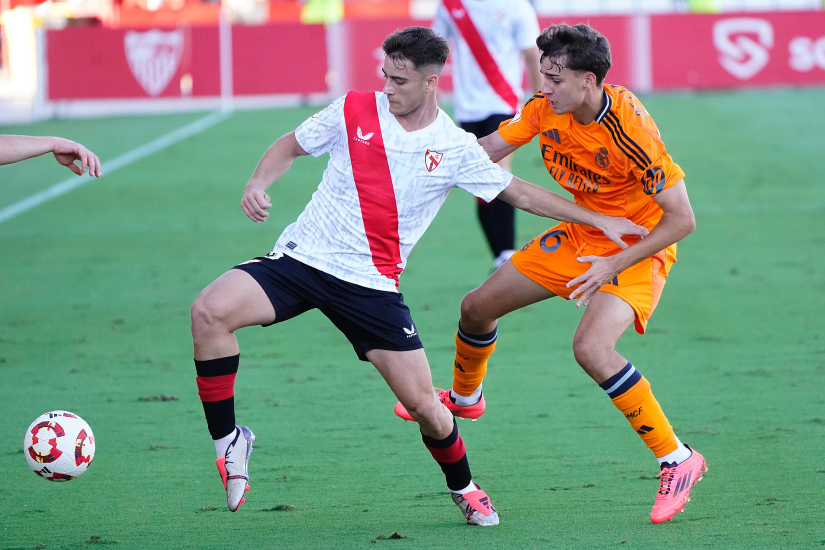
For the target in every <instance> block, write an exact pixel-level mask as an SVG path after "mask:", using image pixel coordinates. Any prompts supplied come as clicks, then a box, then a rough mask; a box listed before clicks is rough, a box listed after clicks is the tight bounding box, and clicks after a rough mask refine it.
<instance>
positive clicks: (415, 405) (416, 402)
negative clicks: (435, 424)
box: [403, 392, 439, 423]
mask: <svg viewBox="0 0 825 550" xmlns="http://www.w3.org/2000/svg"><path fill="white" fill-rule="evenodd" d="M403 405H404V407H405V408H406V409H407V412H408V413H410V416H412V417H413V420H415V421H416V422H422V421H424V422H427V423H431V421H432V420H434V419H435V417H436V414H437V412H438V411H437V407H438V405H439V403H438V400H437V399H436V398H435V396H434V395H433V393H432V392H426V393H423V394H421V395H418V396H415V397H412V398H410V399H407V402H406V403H404V404H403Z"/></svg>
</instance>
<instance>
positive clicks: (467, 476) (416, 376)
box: [367, 349, 498, 525]
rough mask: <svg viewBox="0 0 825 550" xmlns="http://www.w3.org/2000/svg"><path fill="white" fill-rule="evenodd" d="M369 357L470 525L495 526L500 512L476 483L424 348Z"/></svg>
mask: <svg viewBox="0 0 825 550" xmlns="http://www.w3.org/2000/svg"><path fill="white" fill-rule="evenodd" d="M367 358H368V359H369V361H370V362H371V363H372V364H373V365H375V368H376V369H377V370H378V372H379V373H381V376H383V377H384V380H385V381H386V382H387V385H389V387H390V389H391V390H392V391H393V393H394V394H395V396H396V397H397V398H398V399H399V401H400V402H401V403H402V404H403V405H404V406H405V407H406V409H407V410H408V411H409V413H410V415H411V416H412V418H413V419H414V420H415V421H416V422H418V424H419V428H420V430H421V438H422V440H423V442H424V445H425V446H426V447H427V449H428V450H429V451H430V454H432V456H433V458H434V459H435V461H436V462H438V465H439V466H440V467H441V471H442V472H443V473H444V477H445V479H446V482H447V487H448V488H449V489H450V492H451V493H452V494H453V501H454V502H455V503H456V504H457V505H458V506H459V508H461V510H462V512H463V513H464V516H465V518H466V519H467V523H469V524H471V525H496V524H498V513H497V512H496V510H495V508H493V506H492V504H491V503H490V499H489V497H487V495H486V493H484V491H482V490H481V489H479V487H478V486H477V485H476V484H475V483H473V478H472V474H471V472H470V464H469V462H468V460H467V451H466V448H465V446H464V441H463V440H462V439H461V436H460V435H459V433H458V425H457V424H456V422H455V419H454V418H453V416H452V414H450V412H449V411H448V410H447V408H446V407H445V406H444V405H443V404H442V403H441V402H440V401H439V400H438V399H437V398H436V396H435V394H434V393H433V385H432V375H431V373H430V367H429V364H428V363H427V357H426V355H425V353H424V350H423V349H417V350H412V351H390V350H381V349H373V350H370V351H368V352H367Z"/></svg>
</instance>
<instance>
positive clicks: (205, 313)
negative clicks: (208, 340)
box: [191, 291, 222, 335]
mask: <svg viewBox="0 0 825 550" xmlns="http://www.w3.org/2000/svg"><path fill="white" fill-rule="evenodd" d="M191 316H192V334H195V335H197V334H201V333H208V332H210V331H212V330H215V329H216V328H218V327H220V326H221V324H222V323H221V317H222V316H221V314H220V311H219V308H218V307H217V304H215V302H214V300H212V299H210V296H209V294H208V293H207V292H206V291H204V292H201V293H200V294H199V295H198V297H197V298H196V299H195V302H194V303H193V304H192V310H191Z"/></svg>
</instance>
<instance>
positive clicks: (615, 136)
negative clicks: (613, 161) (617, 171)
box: [603, 117, 646, 171]
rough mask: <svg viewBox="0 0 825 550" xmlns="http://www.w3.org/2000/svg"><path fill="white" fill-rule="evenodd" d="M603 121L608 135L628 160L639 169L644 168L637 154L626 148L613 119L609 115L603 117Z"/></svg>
mask: <svg viewBox="0 0 825 550" xmlns="http://www.w3.org/2000/svg"><path fill="white" fill-rule="evenodd" d="M603 122H604V125H605V127H607V129H608V130H609V131H610V136H611V137H612V138H613V142H614V143H615V144H616V145H618V147H619V149H621V150H622V153H624V154H625V155H626V156H627V157H628V158H629V159H630V160H632V161H633V162H635V163H636V166H638V167H639V170H642V171H644V170H645V169H646V166H644V165H643V164H642V163H641V162H639V157H638V156H636V155H634V154H633V152H632V151H630V150H629V149H627V144H625V143H624V141H623V140H622V139H621V136H620V135H619V132H618V130H616V128H615V127H614V124H615V123H614V122H613V120H612V119H610V118H609V117H605V118H604V120H603Z"/></svg>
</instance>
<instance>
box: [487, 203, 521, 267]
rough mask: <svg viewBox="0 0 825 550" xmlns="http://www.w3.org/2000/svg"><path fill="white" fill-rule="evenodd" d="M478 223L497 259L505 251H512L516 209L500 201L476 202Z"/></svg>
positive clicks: (514, 239) (514, 237)
mask: <svg viewBox="0 0 825 550" xmlns="http://www.w3.org/2000/svg"><path fill="white" fill-rule="evenodd" d="M478 221H479V222H480V223H481V228H482V229H483V230H484V235H485V236H486V237H487V243H488V244H489V245H490V250H491V251H492V253H493V258H498V257H499V255H500V254H501V253H502V252H504V251H505V250H514V249H515V242H516V209H515V208H514V207H513V205H512V204H510V203H507V202H504V201H503V200H501V199H493V201H492V202H489V203H487V202H483V201H479V202H478Z"/></svg>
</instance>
